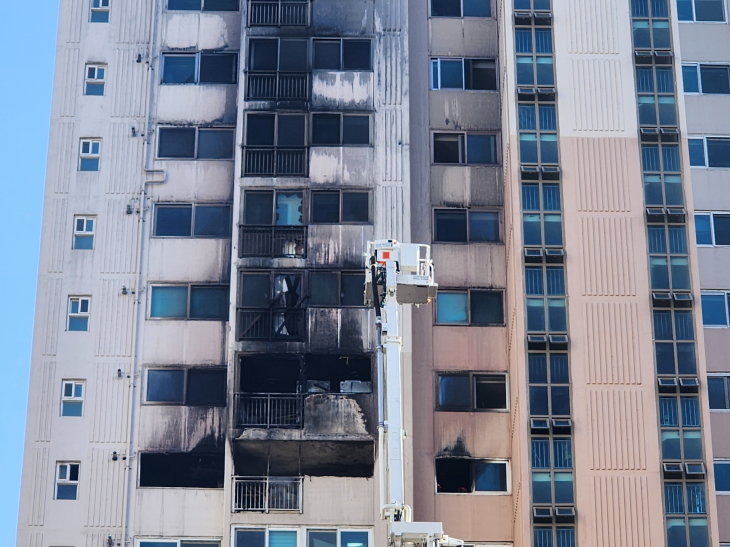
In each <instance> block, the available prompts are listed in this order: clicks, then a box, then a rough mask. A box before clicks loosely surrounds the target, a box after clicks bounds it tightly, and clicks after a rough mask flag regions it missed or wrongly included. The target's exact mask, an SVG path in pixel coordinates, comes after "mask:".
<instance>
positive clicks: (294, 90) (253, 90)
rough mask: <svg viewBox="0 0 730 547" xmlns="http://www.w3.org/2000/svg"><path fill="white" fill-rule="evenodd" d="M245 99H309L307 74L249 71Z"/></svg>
mask: <svg viewBox="0 0 730 547" xmlns="http://www.w3.org/2000/svg"><path fill="white" fill-rule="evenodd" d="M246 99H247V100H249V101H306V100H308V99H309V74H306V73H305V74H302V73H298V74H284V73H282V72H267V73H249V74H248V91H247V93H246Z"/></svg>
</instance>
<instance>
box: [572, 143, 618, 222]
mask: <svg viewBox="0 0 730 547" xmlns="http://www.w3.org/2000/svg"><path fill="white" fill-rule="evenodd" d="M574 143H575V150H574V152H573V153H574V155H575V158H576V160H577V165H576V167H577V173H576V174H577V177H576V178H577V180H576V192H577V195H576V201H577V203H578V210H579V211H581V212H596V213H598V212H603V213H621V212H624V213H625V212H627V211H629V210H630V209H631V200H630V196H631V193H630V192H629V173H628V151H627V146H626V145H627V142H626V139H623V138H607V139H600V140H599V139H590V138H576V139H575V141H574Z"/></svg>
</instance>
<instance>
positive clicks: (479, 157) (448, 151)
mask: <svg viewBox="0 0 730 547" xmlns="http://www.w3.org/2000/svg"><path fill="white" fill-rule="evenodd" d="M465 143H466V146H465V145H464V144H465ZM433 162H434V163H450V164H469V165H480V164H481V165H496V164H497V163H498V156H497V136H496V135H481V134H476V133H468V134H467V133H434V134H433Z"/></svg>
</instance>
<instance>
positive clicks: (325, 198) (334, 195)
mask: <svg viewBox="0 0 730 547" xmlns="http://www.w3.org/2000/svg"><path fill="white" fill-rule="evenodd" d="M339 221H340V193H339V192H312V223H313V224H337V223H338V222H339Z"/></svg>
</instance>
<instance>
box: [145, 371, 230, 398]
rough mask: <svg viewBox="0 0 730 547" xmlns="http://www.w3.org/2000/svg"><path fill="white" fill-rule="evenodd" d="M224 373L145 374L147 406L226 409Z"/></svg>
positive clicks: (171, 372)
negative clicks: (220, 407) (161, 404)
mask: <svg viewBox="0 0 730 547" xmlns="http://www.w3.org/2000/svg"><path fill="white" fill-rule="evenodd" d="M226 374H227V372H226V369H221V368H206V369H152V370H148V371H147V395H146V402H148V403H169V404H176V405H188V406H225V404H226V384H227V381H226Z"/></svg>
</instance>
